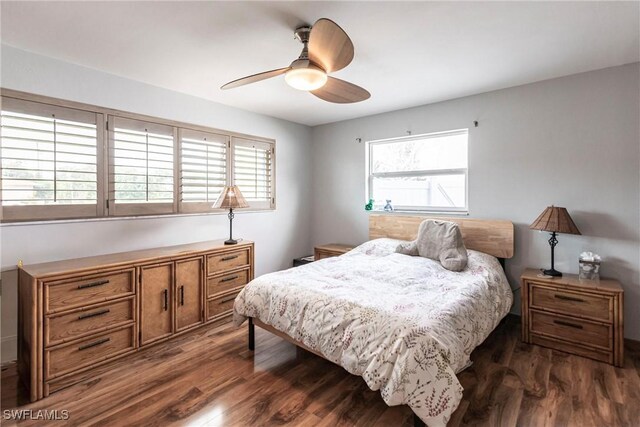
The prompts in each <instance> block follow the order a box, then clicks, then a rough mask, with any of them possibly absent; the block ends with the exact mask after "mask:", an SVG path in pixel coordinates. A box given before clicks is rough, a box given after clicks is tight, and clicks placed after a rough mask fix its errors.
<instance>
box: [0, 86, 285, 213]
mask: <svg viewBox="0 0 640 427" xmlns="http://www.w3.org/2000/svg"><path fill="white" fill-rule="evenodd" d="M5 102H8V103H13V102H23V103H26V104H33V105H38V104H42V106H41V107H42V109H43V110H46V109H56V108H61V109H69V110H77V111H79V113H80V114H87V113H89V114H95V115H96V130H97V142H96V143H97V153H96V154H97V156H96V166H97V204H96V206H95V209H94V205H25V206H3V204H2V199H1V197H0V222H2V223H17V222H33V221H37V222H39V221H56V220H83V219H84V220H95V219H106V218H116V217H118V218H123V217H131V218H136V217H144V216H150V215H153V216H156V215H157V216H165V215H191V214H196V215H197V214H225V213H226V212H227V211H226V210H224V209H213V208H212V207H211V206H210V205H209V203H208V202H206V203H202V204H198V206H188V205H190V203H182V202H181V199H182V195H181V189H182V170H181V165H182V163H181V151H182V147H181V136H180V133H181V130H185V131H194V132H203V133H208V134H213V135H218V136H223V137H226V138H227V140H228V145H227V150H228V155H227V181H226V185H232V182H233V163H232V161H233V159H232V155H229V153H233V139H234V138H239V139H243V140H251V141H256V142H259V143H267V144H270V145H271V147H272V158H271V164H272V166H271V167H272V170H271V189H272V191H271V203H269V206H268V207H266V206H251V207H249V208H246V209H242V210H241V211H242V212H265V211H272V210H275V209H276V195H275V194H276V193H275V185H276V174H275V170H276V169H275V164H276V157H275V145H276V141H275V139H272V138H266V137H261V136H256V135H250V134H243V133H239V132H232V131H226V130H222V129H217V128H212V127H209V126H202V125H197V124H192V123H186V122H180V121H175V120H169V119H163V118H158V117H152V116H147V115H143V114H137V113H132V112H127V111H122V110H116V109H112V108H105V107H99V106H95V105H90V104H84V103H80V102H75V101H68V100H63V99H59V98H52V97H48V96H43V95H36V94H32V93H27V92H21V91H16V90H13V89H6V88H0V109H4V108H3V107H4V104H5ZM117 118H120V119H128V120H133V121H140V122H147V123H149V124H150V125H154V124H155V125H159V126H170V127H172V128H173V139H174V145H173V153H174V157H173V164H174V173H173V178H174V179H173V183H174V196H173V203H171V209H170V210H169V209H165V210H164V211H162V210H160V211H159V209H156V208H154V207H153V205H154V204H152V203H149V204H146V203H141V204H139V205H138V204H119V205H118V206H117V207H116V204H115V203H114V200H113V196H114V193H113V192H112V190H113V189H112V188H111V182H110V181H111V180H110V173H112V172H113V162H112V161H111V158H112V154H113V151H112V150H113V141H112V129H113V128H114V119H117ZM0 158H1V152H0ZM1 188H2V180H1V177H0V189H1ZM0 194H1V193H0ZM127 205H128V207H127ZM156 205H160V204H159V203H158V204H156ZM211 205H213V202H212V203H211ZM83 206H84V207H83ZM86 206H91V212H88V211H87V210H86ZM78 207H80V208H79V209H78Z"/></svg>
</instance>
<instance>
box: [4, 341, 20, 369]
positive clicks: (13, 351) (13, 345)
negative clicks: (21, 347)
mask: <svg viewBox="0 0 640 427" xmlns="http://www.w3.org/2000/svg"><path fill="white" fill-rule="evenodd" d="M0 347H1V353H2V354H1V355H0V363H2V365H4V364H5V363H9V362H12V361H15V360H16V359H18V336H17V335H10V336H8V337H2V340H0Z"/></svg>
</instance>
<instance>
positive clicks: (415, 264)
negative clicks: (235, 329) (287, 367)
mask: <svg viewBox="0 0 640 427" xmlns="http://www.w3.org/2000/svg"><path fill="white" fill-rule="evenodd" d="M399 242H400V241H398V240H392V239H376V240H372V241H369V242H367V243H364V244H362V245H360V246H358V247H357V248H355V249H353V250H352V251H350V252H348V253H346V254H344V255H342V256H340V257H334V258H326V259H323V260H320V261H316V262H313V263H310V264H306V265H303V266H301V267H297V268H292V269H289V270H284V271H279V272H276V273H270V274H265V275H264V276H261V277H258V278H257V279H255V280H253V281H252V282H251V283H249V284H248V285H247V286H246V287H245V288H244V290H243V291H242V292H241V293H240V294H239V295H238V297H237V298H236V300H235V305H234V322H235V323H236V325H238V326H239V325H240V324H242V322H243V321H244V320H245V319H246V318H247V317H256V318H258V319H260V320H261V321H262V322H264V323H266V324H269V325H271V326H273V327H274V328H276V329H278V330H279V331H282V332H284V333H286V334H287V335H289V336H290V337H292V338H293V339H295V340H297V341H299V342H302V343H303V344H304V345H306V346H307V347H309V348H311V349H313V350H315V351H317V352H319V353H321V354H322V355H324V356H325V357H326V358H327V359H328V360H330V361H332V362H335V363H337V364H339V365H340V366H342V367H343V368H345V369H346V370H347V371H349V372H350V373H352V374H356V375H359V376H361V377H362V378H364V380H365V381H366V383H367V385H368V386H369V387H370V388H371V389H372V390H380V393H381V394H382V398H383V399H384V401H385V402H386V403H387V404H388V405H401V404H406V405H409V406H410V407H411V409H412V410H413V412H414V413H415V414H417V415H418V416H419V417H420V418H421V419H422V420H423V421H424V422H425V423H426V424H427V425H428V426H430V427H436V426H444V425H446V424H447V422H448V420H449V418H450V417H451V414H452V413H453V411H454V410H455V409H456V408H457V406H458V404H459V403H460V400H461V399H462V386H461V385H460V383H459V382H458V379H457V377H456V373H457V372H459V371H461V370H462V369H464V368H465V367H466V366H468V365H469V363H470V360H469V355H470V354H471V352H472V351H473V349H474V348H475V347H476V346H478V345H479V344H480V343H482V341H484V340H485V339H486V337H487V336H488V335H489V333H490V332H491V331H492V330H493V329H494V328H495V327H496V326H497V324H498V322H499V321H500V320H501V319H502V318H503V317H504V316H505V315H506V314H507V313H508V312H509V309H510V308H511V304H512V301H513V294H512V292H511V288H510V287H509V284H508V282H507V279H506V277H505V275H504V272H503V271H502V268H501V266H500V264H499V262H498V260H497V259H496V258H494V257H492V256H490V255H487V254H484V253H481V252H476V251H471V250H470V251H469V263H468V265H467V268H466V269H465V270H463V271H462V272H459V273H455V272H451V271H448V270H446V269H444V268H443V267H442V266H441V265H440V263H438V262H437V261H432V260H429V259H426V258H421V257H411V256H407V255H401V254H396V253H394V250H395V247H396V246H397V245H398V243H399Z"/></svg>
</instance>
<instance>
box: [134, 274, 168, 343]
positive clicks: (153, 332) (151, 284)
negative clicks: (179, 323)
mask: <svg viewBox="0 0 640 427" xmlns="http://www.w3.org/2000/svg"><path fill="white" fill-rule="evenodd" d="M141 270H142V271H141V275H140V279H141V280H140V311H141V316H140V330H141V332H142V334H141V342H140V344H148V343H150V342H153V341H156V340H159V339H161V338H164V337H166V336H169V335H171V334H172V333H173V322H172V319H171V312H172V310H171V301H172V293H173V292H172V290H173V263H172V262H170V263H166V264H160V265H154V266H149V267H141Z"/></svg>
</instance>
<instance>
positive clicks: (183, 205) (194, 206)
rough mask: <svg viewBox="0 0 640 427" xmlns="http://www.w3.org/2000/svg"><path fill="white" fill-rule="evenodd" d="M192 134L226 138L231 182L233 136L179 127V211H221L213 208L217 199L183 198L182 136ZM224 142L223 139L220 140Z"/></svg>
mask: <svg viewBox="0 0 640 427" xmlns="http://www.w3.org/2000/svg"><path fill="white" fill-rule="evenodd" d="M185 133H186V134H189V133H190V134H192V135H199V136H203V135H206V136H207V137H213V138H216V139H224V142H223V143H224V144H225V147H226V158H225V163H226V170H225V173H226V178H225V181H226V183H227V184H229V183H230V182H231V154H230V152H231V144H230V141H231V136H229V135H223V134H220V133H213V132H205V131H202V130H195V129H189V128H180V129H178V144H179V147H180V149H179V152H178V163H179V164H178V167H179V174H180V177H179V192H178V195H179V200H178V211H179V212H181V213H202V212H220V211H221V210H220V209H214V208H213V204H214V203H215V200H213V201H211V202H185V201H183V200H182V188H183V182H182V178H183V177H182V137H183V135H184V134H185ZM220 142H222V141H220ZM224 212H226V209H225V210H224Z"/></svg>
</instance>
